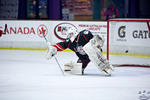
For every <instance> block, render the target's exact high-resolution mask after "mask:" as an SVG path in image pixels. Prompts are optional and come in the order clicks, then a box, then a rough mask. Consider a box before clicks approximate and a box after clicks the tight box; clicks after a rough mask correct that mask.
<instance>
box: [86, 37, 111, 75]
mask: <svg viewBox="0 0 150 100" xmlns="http://www.w3.org/2000/svg"><path fill="white" fill-rule="evenodd" d="M103 44H104V37H103V36H101V35H95V36H94V37H93V38H92V39H91V40H90V41H89V42H88V43H87V44H86V45H85V46H84V47H83V50H84V51H85V52H86V54H87V55H88V56H89V59H90V60H91V62H93V63H94V64H95V65H96V66H97V67H98V69H99V70H100V71H102V72H103V73H104V74H105V75H111V73H112V71H113V70H114V68H113V66H112V65H110V64H109V62H108V60H107V59H106V58H105V57H104V56H103V54H102V49H101V47H102V46H103Z"/></svg>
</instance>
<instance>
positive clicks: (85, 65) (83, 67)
mask: <svg viewBox="0 0 150 100" xmlns="http://www.w3.org/2000/svg"><path fill="white" fill-rule="evenodd" d="M89 62H90V59H82V60H80V59H78V61H77V63H82V69H85V68H86V67H87V65H88V64H89Z"/></svg>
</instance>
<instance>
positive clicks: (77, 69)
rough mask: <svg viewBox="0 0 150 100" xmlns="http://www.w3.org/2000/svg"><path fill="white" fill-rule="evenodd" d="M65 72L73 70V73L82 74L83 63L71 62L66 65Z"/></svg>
mask: <svg viewBox="0 0 150 100" xmlns="http://www.w3.org/2000/svg"><path fill="white" fill-rule="evenodd" d="M64 71H65V72H68V71H69V72H71V74H75V75H81V74H82V71H83V70H82V63H74V62H72V61H71V62H70V63H67V64H65V65H64Z"/></svg>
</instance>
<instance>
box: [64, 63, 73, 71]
mask: <svg viewBox="0 0 150 100" xmlns="http://www.w3.org/2000/svg"><path fill="white" fill-rule="evenodd" d="M73 65H74V62H72V61H71V62H69V63H66V64H64V71H71V69H72V68H73Z"/></svg>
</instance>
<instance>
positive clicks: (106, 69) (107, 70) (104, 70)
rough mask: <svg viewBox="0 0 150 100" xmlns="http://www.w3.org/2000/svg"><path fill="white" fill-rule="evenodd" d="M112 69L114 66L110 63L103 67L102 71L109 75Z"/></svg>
mask: <svg viewBox="0 0 150 100" xmlns="http://www.w3.org/2000/svg"><path fill="white" fill-rule="evenodd" d="M113 71H114V67H113V66H112V65H110V66H107V67H106V68H105V69H103V70H102V72H103V73H104V74H105V75H106V76H111V73H112V72H113Z"/></svg>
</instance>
